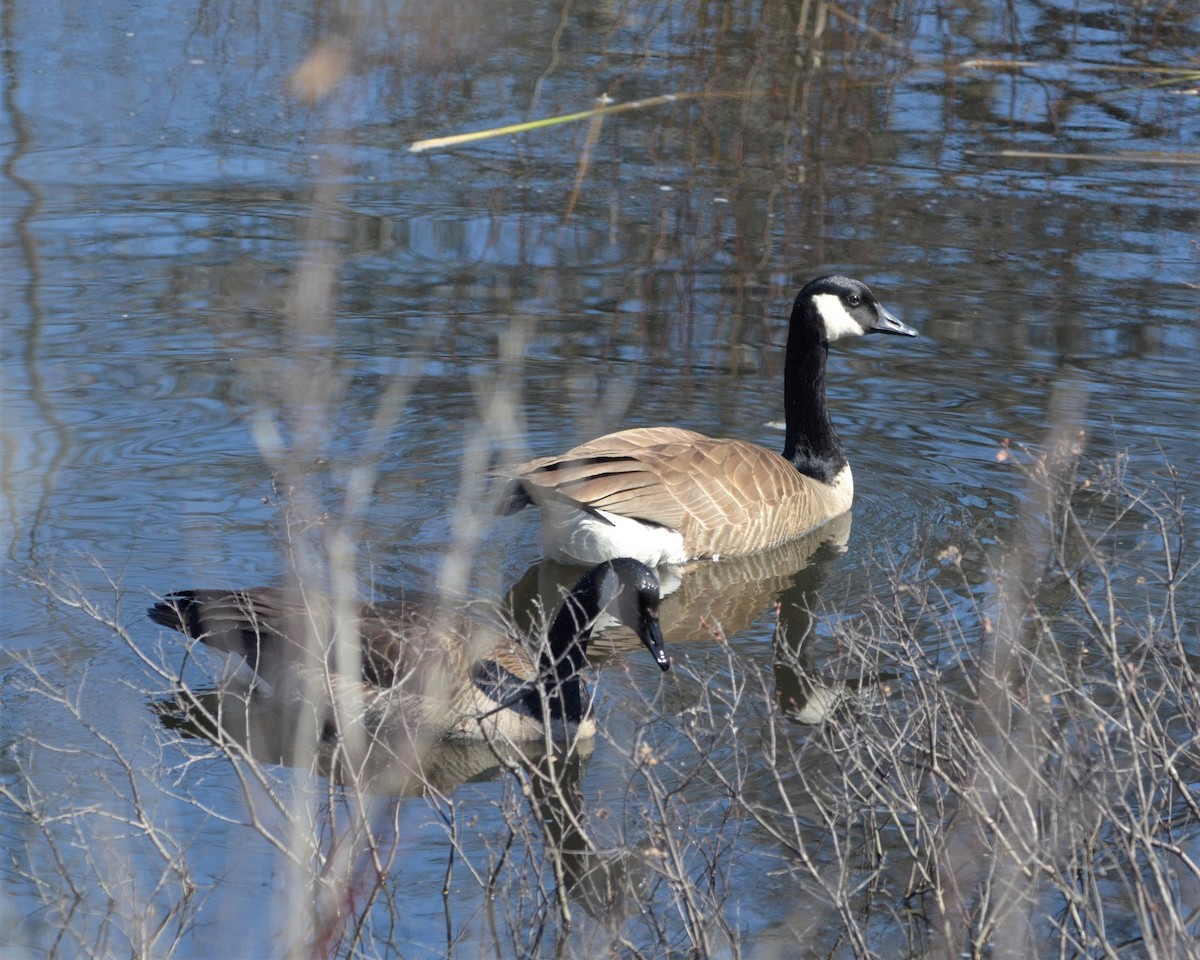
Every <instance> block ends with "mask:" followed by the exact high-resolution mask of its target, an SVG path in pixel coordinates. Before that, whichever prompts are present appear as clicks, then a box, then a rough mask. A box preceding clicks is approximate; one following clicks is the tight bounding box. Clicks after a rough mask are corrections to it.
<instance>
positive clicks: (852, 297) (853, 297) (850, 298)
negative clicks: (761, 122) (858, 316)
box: [846, 293, 862, 307]
mask: <svg viewBox="0 0 1200 960" xmlns="http://www.w3.org/2000/svg"><path fill="white" fill-rule="evenodd" d="M846 302H847V303H848V304H850V306H852V307H857V306H858V305H859V304H860V303H862V297H860V296H859V295H858V294H857V293H850V294H847V295H846Z"/></svg>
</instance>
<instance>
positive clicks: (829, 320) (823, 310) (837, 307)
mask: <svg viewBox="0 0 1200 960" xmlns="http://www.w3.org/2000/svg"><path fill="white" fill-rule="evenodd" d="M813 303H815V304H816V305H817V316H819V317H820V318H821V322H822V323H823V324H825V339H827V340H829V341H831V342H832V341H834V340H841V339H842V337H861V336H862V335H863V332H864V331H863V328H862V325H861V324H859V322H858V321H857V320H855V319H854V318H853V317H852V316H850V311H849V310H847V309H846V305H845V304H844V303H842V298H841V297H839V296H837V295H836V294H833V293H818V294H817V295H816V296H815V297H813Z"/></svg>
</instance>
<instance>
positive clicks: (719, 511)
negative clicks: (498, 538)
mask: <svg viewBox="0 0 1200 960" xmlns="http://www.w3.org/2000/svg"><path fill="white" fill-rule="evenodd" d="M867 333H892V334H899V335H900V336H905V337H915V336H916V335H917V331H916V330H914V329H912V327H909V326H907V325H905V324H903V323H901V322H900V321H899V320H897V319H896V318H895V317H894V316H892V315H891V314H890V313H889V312H888V311H887V310H885V309H884V308H883V306H882V305H881V304H880V303H879V301H878V300H876V299H875V295H874V294H872V293H871V291H870V289H868V287H867V286H866V284H864V283H861V282H860V281H858V280H851V279H849V278H848V277H818V278H817V279H815V280H813V281H811V282H810V283H808V284H807V285H806V286H805V287H804V289H803V290H801V291H800V293H799V295H798V296H797V297H796V302H795V304H794V305H793V307H792V316H791V321H790V325H789V330H788V344H787V355H786V358H785V361H784V375H783V381H784V382H783V400H784V411H785V414H786V420H787V432H786V435H785V439H784V446H783V455H782V456H780V455H779V454H777V453H773V452H772V451H770V450H767V449H766V448H765V447H760V446H758V445H757V444H753V443H747V442H746V441H745V440H728V439H714V438H712V437H706V436H704V434H701V433H696V432H695V431H694V430H682V429H679V428H677V427H640V428H636V429H633V430H622V431H620V432H618V433H610V434H608V435H607V436H604V437H600V438H599V439H597V440H592V441H590V442H588V443H584V444H581V445H580V446H577V447H575V448H573V449H571V450H568V451H567V452H566V453H563V454H560V455H559V456H554V457H542V458H539V459H536V460H530V461H529V462H527V463H523V464H521V465H520V466H518V467H516V468H515V469H514V470H512V471H511V472H509V474H508V477H509V478H510V480H511V483H509V484H508V485H507V486H506V487H505V491H504V494H503V495H502V498H501V501H500V504H499V508H498V509H499V512H501V513H504V514H510V513H515V512H516V511H518V510H520V509H522V508H524V507H526V506H528V505H530V504H535V505H537V506H538V507H540V508H541V510H542V547H543V549H544V550H545V552H546V554H547V555H548V556H550V557H552V558H554V559H556V560H564V561H567V562H574V563H597V562H599V561H601V560H604V559H606V558H608V557H612V556H630V557H636V558H637V559H638V560H641V561H642V562H643V563H647V564H649V565H651V566H658V565H660V564H677V563H683V562H685V561H687V560H694V559H702V558H714V559H715V558H718V557H720V556H738V555H740V554H745V553H752V552H754V551H756V550H762V549H765V548H766V547H770V546H772V545H774V544H776V543H781V542H782V541H784V540H790V539H792V538H793V537H798V536H801V535H802V534H804V533H807V532H808V531H810V530H813V529H815V528H816V527H819V526H820V525H821V524H823V523H825V522H826V521H828V520H830V519H831V518H833V517H836V516H838V515H839V514H842V513H845V512H846V511H847V510H849V509H850V504H851V502H852V501H853V499H854V479H853V477H852V476H851V473H850V465H849V464H848V463H847V462H846V455H845V454H844V453H843V452H842V445H841V442H840V441H839V440H838V436H837V433H836V432H835V431H834V429H833V424H832V423H831V422H830V420H829V410H828V407H827V404H826V399H825V359H826V356H827V354H828V352H829V344H830V343H832V342H833V341H834V340H840V339H842V338H843V337H857V336H861V335H863V334H867Z"/></svg>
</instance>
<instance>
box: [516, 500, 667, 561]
mask: <svg viewBox="0 0 1200 960" xmlns="http://www.w3.org/2000/svg"><path fill="white" fill-rule="evenodd" d="M540 506H541V509H542V549H543V550H544V551H545V552H546V555H547V556H549V557H552V558H553V559H555V560H562V561H566V562H568V563H572V562H573V563H589V564H590V563H600V562H602V561H604V560H611V559H613V558H614V557H633V559H635V560H640V561H641V562H642V563H644V564H646V566H648V567H657V566H660V565H662V564H665V563H683V562H684V561H685V560H686V559H687V555H686V554H685V553H684V550H683V534H681V533H679V532H678V531H677V530H668V529H667V528H666V527H657V526H652V525H649V524H645V523H641V522H640V521H638V520H631V519H630V518H629V517H622V516H620V515H619V514H615V513H608V512H607V511H605V510H601V511H600V515H601V516H602V517H603V518H604V520H608V521H609V522H608V523H605V522H604V520H602V519H600V518H599V517H596V516H595V515H593V514H591V513H588V512H587V511H586V510H580V509H579V508H578V507H574V506H572V505H570V504H569V503H564V502H563V501H561V500H553V499H551V498H547V499H546V500H545V501H543V502H542V503H541V505H540Z"/></svg>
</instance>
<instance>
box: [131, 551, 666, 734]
mask: <svg viewBox="0 0 1200 960" xmlns="http://www.w3.org/2000/svg"><path fill="white" fill-rule="evenodd" d="M658 605H659V591H658V577H657V576H656V575H655V573H654V571H653V570H651V569H650V568H649V567H646V566H644V565H643V564H641V563H639V562H638V561H636V560H631V559H628V558H619V559H614V560H611V561H607V562H605V563H601V564H599V565H598V566H596V567H594V568H593V569H591V570H589V571H588V572H587V574H585V575H584V576H583V578H582V579H581V580H580V581H579V582H578V583H577V584H576V585H575V587H574V589H573V590H571V592H570V593H569V594H568V595H567V596H566V597H565V598H564V600H563V602H562V604H561V606H560V607H559V609H558V613H557V614H556V616H555V618H554V621H553V622H552V623H551V625H550V629H549V631H548V632H547V634H546V637H545V638H544V639H543V640H542V641H541V642H540V644H539V647H540V649H539V650H538V651H536V652H531V651H530V650H529V648H528V647H527V646H526V645H524V644H523V643H522V642H520V640H519V639H517V638H511V637H510V638H505V639H502V640H500V641H499V642H495V641H492V642H493V644H494V645H493V646H492V647H491V648H490V649H488V651H487V653H486V654H485V655H484V656H482V657H479V658H478V659H472V657H471V650H472V647H473V648H474V649H476V650H478V649H479V646H478V644H479V641H478V639H476V638H472V637H471V636H470V635H469V634H470V630H471V626H470V624H469V623H457V622H456V623H455V624H454V625H453V627H452V628H449V629H448V625H447V624H444V623H440V622H439V621H437V620H436V619H433V618H432V616H431V615H430V614H427V613H423V612H422V611H421V610H420V609H418V608H415V607H413V606H412V605H399V604H389V605H373V606H366V607H363V608H361V609H360V610H359V611H358V619H357V621H356V622H355V623H354V624H353V626H354V628H355V632H356V635H357V637H358V642H359V647H360V654H361V656H360V657H359V658H358V660H359V663H360V665H361V669H360V676H359V677H358V678H356V679H357V680H359V681H361V695H362V699H363V706H364V716H365V717H366V719H367V720H368V723H369V724H371V725H372V726H376V727H377V726H379V725H381V724H385V723H386V724H388V725H389V726H391V725H398V726H402V727H406V728H408V729H410V730H414V731H419V732H423V733H426V734H433V735H436V736H440V737H446V738H448V739H458V740H483V739H490V738H492V737H498V738H502V739H510V740H535V739H541V738H543V737H544V736H545V735H546V721H547V720H549V722H550V733H551V735H552V736H553V737H554V738H555V739H573V738H576V737H590V736H593V735H594V734H595V730H596V728H595V721H594V720H593V719H592V717H591V698H590V696H589V693H588V690H587V687H586V685H585V684H584V682H583V680H582V679H581V678H580V676H579V672H580V670H581V669H582V668H583V667H584V665H585V663H586V657H585V653H586V648H587V643H588V639H589V637H590V636H591V632H592V626H593V625H594V623H595V621H596V619H597V618H598V617H599V616H600V614H601V613H604V612H608V613H611V614H613V615H614V616H615V617H617V618H618V619H619V620H620V621H621V622H622V623H624V624H625V625H626V626H628V627H630V628H632V629H633V630H634V631H635V632H636V633H637V635H638V636H639V637H640V638H641V641H642V643H644V644H645V645H646V648H647V649H648V650H649V651H650V652H651V654H653V656H654V659H655V661H656V662H657V663H658V665H659V667H661V668H662V669H663V670H667V669H669V667H670V660H669V659H668V657H667V653H666V650H665V648H664V646H663V641H662V632H661V630H660V628H659V623H658ZM313 607H314V604H313V603H311V602H310V603H309V604H307V605H306V604H305V602H304V600H303V599H302V598H301V597H300V596H299V595H298V594H294V593H289V592H287V591H284V590H278V589H272V588H269V587H265V588H257V589H252V590H239V591H233V592H229V591H223V590H183V591H180V592H178V593H173V594H170V595H168V596H167V597H164V598H163V602H161V603H159V604H157V605H155V606H153V607H151V608H150V610H149V611H148V613H149V617H150V619H151V620H153V621H154V622H155V623H157V624H160V625H162V626H165V627H170V628H171V629H172V630H178V631H179V632H180V633H183V634H184V635H185V636H188V637H190V638H192V639H194V640H199V641H200V642H202V643H204V644H206V645H208V646H209V647H212V648H214V649H216V650H220V651H224V652H227V653H233V654H237V655H238V656H241V657H243V658H244V659H245V660H246V663H247V664H248V665H249V666H250V668H251V669H253V670H254V671H255V672H256V674H257V675H258V676H259V677H260V678H262V679H264V680H266V681H268V682H269V683H271V684H273V685H274V684H276V683H283V684H287V683H288V682H289V681H291V680H293V679H294V677H295V676H298V675H304V674H305V672H306V670H307V672H308V673H310V674H311V673H313V671H312V665H313V663H312V660H313V658H312V657H311V656H309V655H307V654H306V650H305V643H304V641H303V639H294V638H297V637H299V638H303V637H304V636H305V635H306V631H307V630H310V629H312V627H313V626H315V627H316V632H317V634H318V640H319V642H320V643H321V644H322V645H323V647H322V650H323V653H322V655H319V656H318V657H317V658H316V664H315V665H317V666H321V665H322V664H324V665H325V672H320V671H318V672H317V675H318V683H317V684H313V685H312V687H313V688H314V689H322V687H325V688H326V689H328V684H329V682H330V681H332V682H333V683H335V684H339V683H344V682H346V681H347V680H348V679H349V678H347V677H345V676H343V675H339V674H338V673H337V672H336V671H334V670H333V668H332V666H331V664H332V662H333V659H334V651H333V649H332V642H331V638H332V636H333V629H332V627H333V619H332V616H330V615H329V614H328V612H327V611H322V610H320V609H316V610H314V609H313ZM306 662H307V663H308V664H309V667H307V668H305V667H304V666H303V664H305V663H306Z"/></svg>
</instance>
